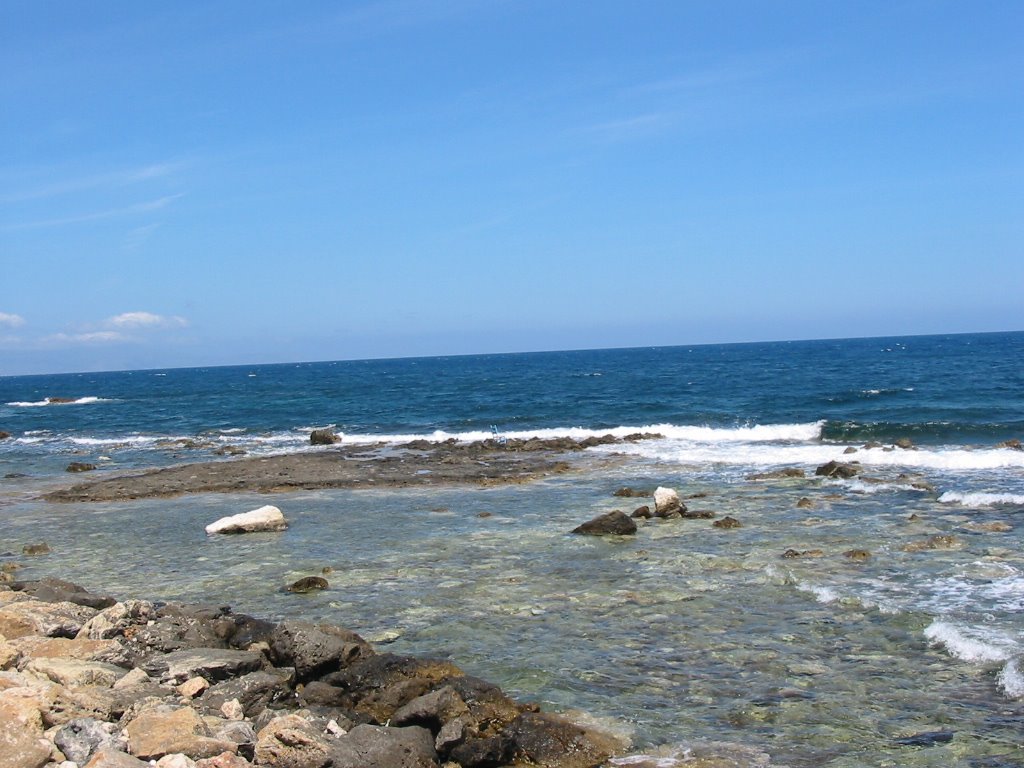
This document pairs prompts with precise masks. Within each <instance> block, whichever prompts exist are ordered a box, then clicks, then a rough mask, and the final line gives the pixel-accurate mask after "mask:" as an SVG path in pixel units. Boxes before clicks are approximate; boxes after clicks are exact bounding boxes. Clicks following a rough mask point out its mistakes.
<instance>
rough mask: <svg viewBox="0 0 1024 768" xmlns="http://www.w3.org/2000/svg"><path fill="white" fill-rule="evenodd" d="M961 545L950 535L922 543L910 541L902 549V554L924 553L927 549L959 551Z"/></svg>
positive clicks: (934, 537) (931, 538)
mask: <svg viewBox="0 0 1024 768" xmlns="http://www.w3.org/2000/svg"><path fill="white" fill-rule="evenodd" d="M962 546H963V543H962V542H961V541H960V540H959V539H958V538H957V537H956V536H950V535H939V536H932V537H930V538H927V539H925V540H924V541H912V542H910V543H909V544H906V545H905V546H904V547H903V551H904V552H925V551H927V550H929V549H959V548H960V547H962Z"/></svg>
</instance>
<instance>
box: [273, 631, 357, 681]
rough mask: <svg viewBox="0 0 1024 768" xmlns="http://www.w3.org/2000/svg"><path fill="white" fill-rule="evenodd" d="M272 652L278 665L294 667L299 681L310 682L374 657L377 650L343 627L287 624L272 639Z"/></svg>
mask: <svg viewBox="0 0 1024 768" xmlns="http://www.w3.org/2000/svg"><path fill="white" fill-rule="evenodd" d="M270 653H271V658H272V659H273V660H274V662H275V664H277V665H278V666H284V667H294V669H295V676H296V678H297V680H298V681H299V682H306V681H307V680H311V679H313V678H315V677H321V676H323V675H326V674H329V673H332V672H337V671H338V670H340V669H344V668H345V667H347V666H348V665H349V664H351V663H353V662H355V661H357V660H359V659H362V658H365V657H367V656H372V655H373V650H372V649H371V648H370V645H369V643H367V642H366V641H365V640H363V638H361V637H360V636H359V635H357V634H356V633H355V632H350V631H349V630H347V629H342V628H341V627H334V626H331V625H330V624H311V623H309V622H303V621H283V622H281V623H280V624H278V625H277V627H276V628H275V629H274V632H273V633H272V634H271V636H270Z"/></svg>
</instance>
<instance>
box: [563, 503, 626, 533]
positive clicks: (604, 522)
mask: <svg viewBox="0 0 1024 768" xmlns="http://www.w3.org/2000/svg"><path fill="white" fill-rule="evenodd" d="M572 532H573V533H579V534H584V535H586V536H607V535H616V536H628V535H630V534H634V533H636V523H635V522H634V521H633V519H632V518H631V517H630V516H629V515H627V514H626V513H625V512H622V511H621V510H618V509H613V510H612V511H611V512H605V513H604V514H603V515H598V516H597V517H595V518H594V519H593V520H588V521H587V522H585V523H583V525H580V526H578V527H576V528H573V530H572Z"/></svg>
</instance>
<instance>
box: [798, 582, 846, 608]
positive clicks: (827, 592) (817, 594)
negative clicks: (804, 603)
mask: <svg viewBox="0 0 1024 768" xmlns="http://www.w3.org/2000/svg"><path fill="white" fill-rule="evenodd" d="M796 588H797V589H799V590H800V591H801V592H809V593H810V594H812V595H814V599H815V600H817V601H818V602H819V603H826V604H827V603H834V602H836V601H837V600H838V599H839V593H838V592H836V591H835V590H834V589H832V587H822V586H819V585H817V584H797V585H796Z"/></svg>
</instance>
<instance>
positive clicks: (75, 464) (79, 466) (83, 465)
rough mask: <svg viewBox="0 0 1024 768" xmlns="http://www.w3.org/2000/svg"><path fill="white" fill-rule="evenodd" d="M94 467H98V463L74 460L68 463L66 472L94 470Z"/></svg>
mask: <svg viewBox="0 0 1024 768" xmlns="http://www.w3.org/2000/svg"><path fill="white" fill-rule="evenodd" d="M94 469H96V465H95V464H89V463H87V462H84V461H72V462H71V463H70V464H68V466H67V469H65V470H64V471H65V472H92V471H93V470H94Z"/></svg>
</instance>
